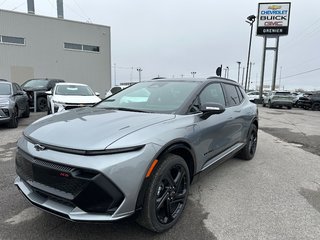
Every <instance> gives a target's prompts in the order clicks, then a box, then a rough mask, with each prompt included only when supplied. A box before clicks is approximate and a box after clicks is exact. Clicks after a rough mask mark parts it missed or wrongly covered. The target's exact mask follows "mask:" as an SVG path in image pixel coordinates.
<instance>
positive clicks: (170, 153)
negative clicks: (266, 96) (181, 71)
mask: <svg viewBox="0 0 320 240" xmlns="http://www.w3.org/2000/svg"><path fill="white" fill-rule="evenodd" d="M134 92H135V93H137V92H141V94H142V95H141V98H140V100H139V101H122V100H123V99H124V98H125V99H128V98H129V97H130V96H131V95H133V93H134ZM145 92H148V93H149V94H148V97H145ZM136 97H138V96H136ZM142 99H143V101H142ZM257 134H258V109H257V106H256V104H253V103H252V102H250V101H249V99H248V97H247V95H246V93H245V92H244V90H243V88H242V87H241V86H240V85H239V84H238V83H237V82H235V81H232V80H227V79H224V78H214V79H196V78H192V79H180V80H179V79H163V80H151V81H145V82H141V83H137V84H135V85H133V86H131V87H129V88H126V89H123V90H122V91H121V92H118V93H116V94H114V95H112V96H110V97H108V98H106V99H104V100H103V101H101V102H100V103H98V104H97V105H95V106H93V107H86V108H81V109H72V110H70V111H66V112H62V113H58V114H52V115H50V116H47V117H45V118H42V119H40V120H38V121H36V122H35V123H33V124H31V125H30V126H28V127H27V128H26V129H25V131H24V133H23V135H22V137H21V138H20V139H19V141H18V144H17V145H18V148H17V154H16V171H17V174H18V177H17V178H16V180H15V184H16V185H17V186H18V188H19V189H20V190H21V192H22V193H23V194H24V195H25V196H26V197H27V199H28V200H30V202H31V203H33V204H34V205H36V206H38V207H40V208H42V209H44V210H46V211H48V212H51V213H53V214H55V215H58V216H61V217H64V218H66V219H69V220H72V221H95V222H96V221H115V220H119V219H122V218H125V217H129V216H131V215H133V214H134V213H136V214H137V216H138V217H137V221H138V223H139V224H141V225H142V226H144V227H146V228H147V229H149V230H152V231H155V232H163V231H165V230H167V229H169V228H171V227H172V226H173V225H174V224H175V223H176V222H177V221H178V219H179V217H180V216H181V214H182V212H183V209H184V207H185V205H186V202H187V199H188V192H189V187H190V183H191V182H192V180H193V178H194V177H195V176H196V175H198V174H199V173H201V172H204V171H206V170H208V169H210V168H211V167H214V166H217V165H218V164H219V163H221V162H223V161H225V160H227V159H229V158H231V157H233V156H235V155H237V156H238V157H239V158H241V159H244V160H250V159H252V158H253V157H254V155H255V151H256V147H257Z"/></svg>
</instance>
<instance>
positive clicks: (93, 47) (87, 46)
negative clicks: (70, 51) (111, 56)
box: [83, 45, 100, 52]
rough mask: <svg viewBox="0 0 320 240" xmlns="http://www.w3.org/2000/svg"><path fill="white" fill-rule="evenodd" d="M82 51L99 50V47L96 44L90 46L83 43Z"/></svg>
mask: <svg viewBox="0 0 320 240" xmlns="http://www.w3.org/2000/svg"><path fill="white" fill-rule="evenodd" d="M83 50H84V51H91V52H100V47H98V46H91V45H83Z"/></svg>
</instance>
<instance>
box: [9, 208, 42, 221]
mask: <svg viewBox="0 0 320 240" xmlns="http://www.w3.org/2000/svg"><path fill="white" fill-rule="evenodd" d="M40 214H41V211H40V210H38V209H36V208H35V207H29V208H26V209H24V210H23V211H22V212H20V213H18V214H17V215H15V216H13V217H12V218H9V219H7V220H6V221H5V223H9V224H11V225H15V224H19V223H22V222H25V221H30V220H32V219H34V218H36V217H37V216H39V215H40Z"/></svg>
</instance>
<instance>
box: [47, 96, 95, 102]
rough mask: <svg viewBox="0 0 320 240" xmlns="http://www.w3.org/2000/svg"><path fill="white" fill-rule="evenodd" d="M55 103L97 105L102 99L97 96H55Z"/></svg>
mask: <svg viewBox="0 0 320 240" xmlns="http://www.w3.org/2000/svg"><path fill="white" fill-rule="evenodd" d="M52 100H53V101H57V102H64V103H69V104H70V103H74V104H77V103H97V102H100V101H101V99H100V98H99V97H97V96H95V95H92V96H71V95H68V96H63V95H55V96H53V97H52Z"/></svg>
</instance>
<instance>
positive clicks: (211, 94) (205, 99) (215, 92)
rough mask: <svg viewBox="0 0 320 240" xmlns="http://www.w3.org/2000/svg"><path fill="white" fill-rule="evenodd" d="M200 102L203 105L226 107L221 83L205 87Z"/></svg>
mask: <svg viewBox="0 0 320 240" xmlns="http://www.w3.org/2000/svg"><path fill="white" fill-rule="evenodd" d="M199 97H200V102H201V104H203V103H209V102H212V103H219V104H221V105H222V106H225V105H226V103H225V99H224V94H223V90H222V87H221V85H220V83H213V84H210V85H208V86H206V87H205V89H204V90H203V91H202V92H201V93H200V96H199Z"/></svg>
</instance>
